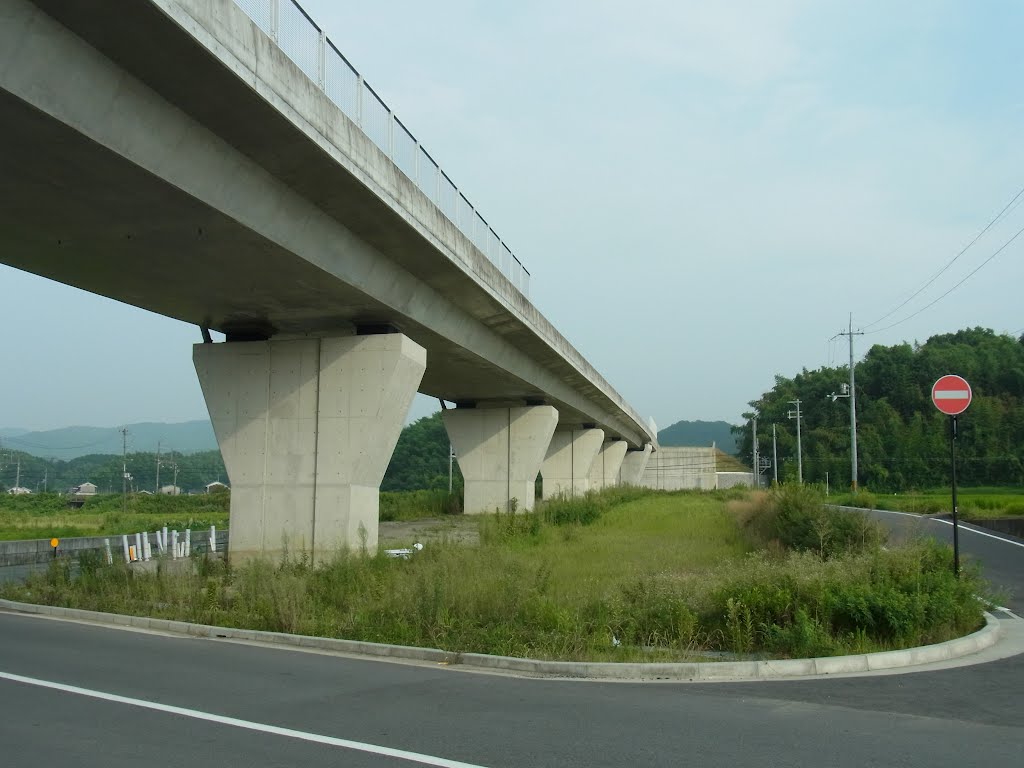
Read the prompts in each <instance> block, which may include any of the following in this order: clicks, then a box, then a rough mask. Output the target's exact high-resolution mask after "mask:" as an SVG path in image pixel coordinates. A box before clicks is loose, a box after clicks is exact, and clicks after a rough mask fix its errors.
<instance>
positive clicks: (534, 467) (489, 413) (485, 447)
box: [441, 405, 558, 514]
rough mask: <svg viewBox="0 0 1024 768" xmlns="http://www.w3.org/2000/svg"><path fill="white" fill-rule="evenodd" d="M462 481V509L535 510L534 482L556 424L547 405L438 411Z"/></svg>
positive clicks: (555, 414)
mask: <svg viewBox="0 0 1024 768" xmlns="http://www.w3.org/2000/svg"><path fill="white" fill-rule="evenodd" d="M441 418H442V420H443V421H444V426H445V429H447V430H448V439H449V440H450V441H451V443H452V445H454V446H455V455H456V457H457V458H458V462H459V469H461V470H462V477H463V479H464V480H465V496H464V499H463V511H464V512H465V513H466V514H479V513H486V512H494V511H495V510H501V511H502V512H506V511H508V510H510V509H512V503H511V502H512V499H515V500H516V509H519V510H523V511H526V510H530V509H533V502H534V495H535V492H534V489H535V486H534V483H535V482H536V480H537V474H538V473H539V472H540V467H541V463H542V462H543V461H544V456H545V454H546V453H547V449H548V445H549V444H550V442H551V435H552V434H553V433H554V431H555V427H556V426H557V425H558V411H556V410H555V409H554V408H553V407H552V406H550V405H531V406H524V407H513V408H505V407H497V408H458V409H456V410H447V411H443V412H442V413H441Z"/></svg>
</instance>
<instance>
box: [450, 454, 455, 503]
mask: <svg viewBox="0 0 1024 768" xmlns="http://www.w3.org/2000/svg"><path fill="white" fill-rule="evenodd" d="M454 458H455V446H454V445H452V444H451V443H448V495H449V496H451V495H452V459H454Z"/></svg>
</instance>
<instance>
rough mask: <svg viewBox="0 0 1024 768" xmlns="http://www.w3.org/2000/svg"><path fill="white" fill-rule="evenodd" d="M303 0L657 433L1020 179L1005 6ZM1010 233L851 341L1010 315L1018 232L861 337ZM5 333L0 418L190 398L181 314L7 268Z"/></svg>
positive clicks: (198, 403)
mask: <svg viewBox="0 0 1024 768" xmlns="http://www.w3.org/2000/svg"><path fill="white" fill-rule="evenodd" d="M282 2H284V0H282ZM304 7H305V8H306V9H307V11H308V12H309V13H310V15H311V16H313V17H314V18H316V19H318V20H319V21H320V23H321V24H322V26H323V27H324V28H325V29H326V30H327V33H328V35H329V36H330V37H331V38H332V39H333V40H334V42H335V44H336V45H337V46H338V47H339V49H341V50H342V51H343V52H344V53H345V54H346V56H348V58H349V60H350V61H351V62H352V63H353V64H354V65H355V66H356V67H357V68H358V69H359V70H360V71H361V72H362V74H363V76H364V77H365V78H366V80H367V81H368V82H369V83H370V84H371V85H372V86H373V87H374V89H375V90H377V92H378V93H380V94H381V95H382V97H383V98H384V99H385V100H386V101H387V102H388V103H389V105H390V106H392V107H393V108H394V110H395V112H396V113H397V114H398V116H399V117H400V118H401V119H402V121H403V122H404V123H405V124H406V125H408V126H409V127H410V129H411V130H412V131H413V133H415V134H416V136H417V138H419V139H420V141H421V142H422V143H423V145H424V146H425V147H426V148H427V149H428V150H430V151H431V154H432V155H433V156H434V157H435V158H436V159H437V160H438V161H439V162H440V163H441V165H442V167H443V168H444V169H445V170H446V171H447V172H448V174H449V175H450V177H451V178H452V179H453V180H454V181H455V183H456V184H457V185H459V187H460V188H461V189H463V190H464V191H465V193H466V194H467V196H468V197H469V198H470V200H472V201H473V202H474V203H476V204H477V205H478V207H479V208H480V210H481V211H482V213H483V214H484V216H485V217H486V218H487V219H488V221H489V222H491V223H492V225H493V226H494V228H495V229H496V231H497V232H498V233H499V235H501V237H502V238H503V239H504V240H505V241H506V242H507V243H508V244H509V245H510V246H511V247H512V249H513V250H514V251H515V252H516V254H517V255H518V256H519V257H520V258H521V259H522V260H523V261H524V263H525V264H526V265H527V267H528V268H529V269H530V271H531V272H532V274H533V282H532V298H533V301H534V303H535V304H536V305H537V306H538V307H539V308H540V310H541V311H542V312H543V313H544V314H545V315H546V316H547V317H548V318H549V319H550V320H551V321H552V322H553V323H554V324H555V326H556V327H557V328H558V329H559V330H560V331H561V332H562V333H563V334H564V335H565V336H566V337H567V338H568V339H569V340H570V341H571V342H572V343H573V344H574V345H575V346H576V347H577V348H578V349H579V350H580V351H581V352H582V353H583V355H584V356H585V357H586V358H587V359H589V360H590V362H591V363H593V364H594V366H595V367H596V368H597V369H598V370H599V371H600V372H601V373H602V374H603V375H604V376H605V378H607V379H608V381H610V382H611V384H612V385H613V386H614V387H615V388H616V389H618V390H619V392H621V393H622V394H623V395H624V396H625V397H626V399H627V400H628V401H629V402H631V403H632V404H633V405H634V406H635V407H636V408H637V410H639V411H640V412H641V413H642V414H644V415H645V416H646V415H650V416H653V417H654V418H655V420H656V421H657V423H658V425H659V426H661V427H665V426H668V425H669V424H671V423H672V422H674V421H677V420H679V419H726V420H729V421H732V422H738V421H739V419H740V414H741V413H742V412H743V411H744V410H745V408H746V404H747V401H749V400H751V399H753V398H755V397H757V396H758V395H759V394H760V393H762V392H764V391H766V390H767V389H769V388H770V387H771V386H772V384H773V377H774V376H775V374H777V373H780V374H783V375H786V376H792V375H793V374H795V373H797V372H798V371H799V370H800V369H801V368H804V367H806V368H816V367H818V366H821V365H823V364H826V363H829V362H830V361H834V362H835V363H836V364H839V363H841V362H842V361H843V360H844V359H845V355H846V349H845V348H844V347H839V348H838V349H837V348H835V347H834V346H830V345H828V344H827V343H826V340H827V339H828V338H829V337H830V336H831V335H832V334H834V333H835V332H836V331H837V330H839V329H840V327H843V326H845V325H846V322H847V315H848V313H849V312H853V316H854V324H855V325H867V324H868V323H872V321H875V320H877V319H878V318H880V317H881V316H883V315H885V314H886V313H888V312H889V311H890V310H892V309H894V308H895V307H896V306H897V305H899V304H900V302H902V301H903V300H904V299H906V298H907V297H908V296H909V295H910V294H912V293H913V292H914V291H915V290H917V289H918V288H919V287H921V286H922V285H923V284H924V283H925V282H926V281H927V280H928V279H929V278H930V277H932V276H933V275H934V274H935V273H936V272H937V271H938V270H939V269H941V268H942V267H943V266H944V265H945V264H946V263H947V262H949V261H950V260H951V259H953V258H954V257H955V256H956V255H957V254H958V253H959V252H960V250H961V249H962V248H963V247H964V246H966V245H967V244H968V243H969V242H970V241H971V240H972V239H973V238H974V237H975V235H976V234H977V233H978V232H979V231H980V230H981V229H983V228H984V227H985V225H986V224H988V223H989V221H990V220H991V219H992V218H993V217H994V216H995V215H996V214H997V213H998V212H999V211H1000V210H1001V209H1002V208H1003V206H1004V205H1006V203H1008V202H1009V201H1010V200H1011V199H1012V198H1013V197H1014V195H1016V194H1017V192H1018V191H1019V190H1020V189H1021V187H1022V186H1024V142H1022V141H1021V135H1022V134H1021V129H1022V127H1024V89H1022V87H1021V75H1022V74H1024V63H1022V60H1021V58H1020V30H1021V29H1022V28H1024V5H1022V4H1021V3H1019V2H1017V1H1016V0H1003V1H1001V2H1000V1H998V0H991V1H986V2H977V0H975V1H974V2H939V1H929V2H905V3H891V2H863V1H858V2H853V1H852V0H851V1H850V2H846V3H822V2H797V1H789V0H772V1H771V2H730V3H724V2H722V3H718V2H716V3H709V2H703V1H701V0H692V1H690V0H687V1H686V2H682V1H680V0H674V1H673V2H652V1H649V0H633V2H631V3H628V4H627V3H622V2H614V3H613V2H609V1H607V0H589V1H588V2H558V1H557V0H545V2H534V1H533V0H520V1H519V2H516V3H497V2H483V1H481V2H470V1H469V0H465V1H463V2H447V1H445V0H436V2H431V3H424V2H421V1H418V2H412V0H409V1H408V2H389V1H388V0H377V1H376V2H373V3H365V2H363V3H354V2H345V3H341V2H333V1H332V0H306V1H305V2H304ZM1021 201H1024V196H1022V197H1021V198H1020V199H1019V200H1018V202H1021ZM1022 227H1024V205H1022V206H1020V207H1015V208H1013V209H1011V211H1009V212H1008V214H1007V215H1006V216H1005V217H1004V219H1003V220H1002V221H1000V222H999V223H998V224H997V225H996V226H994V227H993V228H992V230H991V231H990V232H989V233H988V234H987V235H986V236H985V237H983V238H982V239H981V240H979V241H978V243H977V244H975V245H974V246H973V247H972V248H971V249H969V250H968V251H967V252H966V253H965V254H964V255H963V256H961V257H960V258H959V259H958V260H957V261H956V262H955V263H954V264H953V266H952V267H951V268H950V269H949V270H948V271H947V272H946V273H945V274H943V275H942V276H941V277H939V278H938V279H937V280H936V281H935V283H934V285H932V286H931V288H929V289H928V290H927V291H925V292H923V293H922V294H921V295H920V296H918V297H917V298H915V299H914V300H912V301H911V302H909V303H908V304H907V305H906V306H905V307H903V308H902V309H900V310H899V311H897V312H896V313H895V314H893V315H892V316H891V317H889V318H887V319H886V320H884V321H883V322H880V323H877V324H874V325H872V326H871V328H870V330H873V331H878V332H877V333H873V334H872V335H869V336H865V337H862V338H860V339H858V341H857V344H858V356H860V354H862V353H863V352H864V351H865V350H866V349H867V347H868V345H870V344H876V343H879V344H893V343H897V342H899V341H903V340H909V341H913V340H920V341H924V340H925V339H926V338H928V337H929V336H931V335H933V334H936V333H943V332H949V331H954V330H957V329H959V328H963V327H967V326H985V327H990V328H994V329H995V330H997V331H1004V332H1008V333H1018V334H1019V333H1021V332H1022V331H1024V311H1022V309H1021V307H1022V302H1021V294H1022V290H1024V289H1022V286H1024V258H1022V256H1024V235H1021V237H1020V238H1019V239H1018V240H1016V241H1015V242H1013V243H1012V244H1011V245H1010V246H1008V247H1007V248H1006V249H1005V250H1004V251H1003V252H1002V253H1000V254H999V255H998V256H996V257H995V258H994V259H993V260H992V261H991V262H990V263H989V264H987V265H986V266H984V267H983V268H982V269H981V270H980V271H979V272H978V273H977V274H976V275H974V276H973V277H972V278H970V279H969V280H968V281H967V282H965V283H964V284H963V285H962V286H961V287H959V288H957V289H956V290H955V291H953V292H952V293H951V294H950V295H949V296H948V297H946V298H944V299H942V300H941V301H939V302H938V303H937V304H935V306H933V307H931V308H929V309H926V310H924V311H923V312H921V313H920V314H919V315H917V316H916V317H913V318H912V319H910V320H908V321H906V322H902V323H899V324H897V325H896V326H895V327H893V328H889V329H888V330H880V329H885V328H886V327H887V326H889V325H890V324H892V323H894V322H896V321H899V320H901V319H903V318H904V317H906V316H907V315H909V314H911V313H912V312H915V311H917V310H919V309H921V308H922V307H924V306H925V305H926V304H928V303H929V302H931V301H932V300H934V299H936V298H937V297H938V296H940V295H941V294H942V293H944V292H945V291H947V290H949V289H950V288H951V287H952V286H953V285H954V284H955V283H956V282H957V281H959V280H960V279H962V278H963V277H964V276H965V275H967V274H968V273H969V272H971V271H972V270H974V269H975V268H976V267H978V266H979V265H980V264H981V263H982V262H983V261H984V260H985V259H986V258H988V257H989V256H991V255H992V254H993V253H994V252H995V251H996V250H997V249H998V248H999V247H1000V246H1002V245H1003V244H1004V243H1005V242H1006V241H1007V240H1009V239H1010V238H1011V237H1012V236H1013V235H1014V234H1015V233H1016V232H1017V231H1018V230H1020V229H1021V228H1022ZM0 247H3V245H2V236H0ZM0 339H2V340H3V344H2V349H3V353H4V354H3V360H4V361H5V362H4V363H3V365H2V370H3V372H2V374H0V426H3V427H25V428H33V429H42V428H51V427H58V426H65V425H69V424H88V425H97V426H111V425H117V424H121V423H126V422H133V421H144V420H150V421H179V420H184V419H191V418H201V417H205V415H206V410H205V406H204V404H203V400H202V396H201V392H200V389H199V385H198V383H197V381H196V377H195V372H194V370H193V368H192V364H191V344H192V343H194V342H196V341H198V340H199V331H198V330H197V329H196V328H193V327H190V326H186V325H184V324H182V323H179V322H177V321H174V320H169V319H166V318H161V317H158V316H155V315H151V314H149V313H146V312H143V311H141V310H137V309H134V308H131V307H127V306H124V305H119V304H117V303H115V302H112V301H110V300H107V299H103V298H100V297H95V296H91V295H89V294H85V293H83V292H81V291H78V290H76V289H72V288H68V287H65V286H62V285H58V284H55V283H52V282H49V281H47V280H44V279H41V278H37V277H34V276H32V275H28V274H25V273H21V272H17V271H15V270H12V269H9V268H7V267H0ZM837 384H838V382H837ZM433 409H434V403H433V402H432V401H428V400H426V399H425V398H421V399H420V400H419V401H418V402H417V404H416V406H415V407H414V414H413V415H417V416H418V415H424V414H426V413H428V412H430V411H431V410H433Z"/></svg>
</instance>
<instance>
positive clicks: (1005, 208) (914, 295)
mask: <svg viewBox="0 0 1024 768" xmlns="http://www.w3.org/2000/svg"><path fill="white" fill-rule="evenodd" d="M1021 195H1024V187H1021V188H1020V191H1019V192H1017V194H1016V195H1014V196H1013V199H1012V200H1010V202H1008V203H1007V204H1006V205H1005V206H1003V210H1001V211H1000V212H999V213H998V214H996V216H995V218H994V219H992V221H990V222H989V223H988V224H987V225H986V226H985V228H984V229H983V230H981V232H979V233H978V234H977V235H976V236H975V237H974V239H973V240H971V242H969V243H968V244H967V245H966V246H964V248H963V249H962V250H961V251H960V253H958V254H957V255H956V256H954V257H953V258H952V259H951V260H950V261H949V263H947V264H946V266H944V267H943V268H942V269H940V270H939V271H938V272H936V273H935V274H934V275H932V276H931V278H930V279H929V280H928V282H926V283H925V284H924V285H922V286H921V287H920V288H918V289H917V290H916V291H914V293H912V294H911V295H910V296H909V297H908V298H907V299H905V300H904V301H903V303H901V304H899V305H897V306H896V307H895V308H894V309H892V310H890V311H889V312H886V313H885V314H884V315H882V316H881V317H880V318H878V319H877V320H875V321H874V322H871V323H868V324H867V325H865V326H864V328H863V330H867V329H868V328H870V327H872V326H873V325H878V324H879V323H880V322H882V321H883V320H885V319H886V318H888V317H892V316H893V315H894V314H896V313H897V312H898V311H899V310H901V309H903V307H905V306H906V305H907V304H909V303H910V302H911V301H913V300H914V299H915V298H917V297H918V296H920V295H921V293H922V292H923V291H925V290H926V289H927V288H928V287H929V286H930V285H931V284H932V283H934V282H935V281H936V280H937V279H938V278H939V276H941V275H942V274H943V273H944V272H945V271H946V270H947V269H949V268H950V267H951V266H953V264H954V263H956V260H957V259H959V258H960V257H961V256H963V255H964V254H965V253H967V251H968V250H969V249H970V248H971V246H973V245H974V244H975V243H976V242H978V241H979V240H980V239H981V238H982V236H983V235H984V234H985V233H986V232H988V231H989V230H990V229H991V228H992V227H993V226H994V225H995V223H996V222H997V221H999V220H1000V219H1001V218H1003V215H1004V214H1005V213H1006V212H1007V211H1008V210H1009V209H1010V207H1011V206H1013V205H1014V203H1016V202H1017V199H1018V198H1020V197H1021ZM1018 234H1020V233H1018ZM1014 237H1016V235H1014ZM1011 242H1012V241H1011ZM1004 247H1005V246H1004ZM1000 250H1002V249H1000ZM989 260H991V258H990V259H989ZM986 263H987V262H986ZM983 266H984V265H983ZM976 271H977V270H975V272H976ZM973 274H974V272H972V273H971V275H973ZM967 277H970V275H968V276H967ZM964 279H965V280H966V279H967V278H964ZM960 282H961V283H962V282H963V280H961V281H960ZM957 285H960V283H957ZM953 287H954V288H955V287H956V286H953ZM950 290H952V289H950ZM947 293H948V291H947ZM945 295H946V293H944V294H942V296H940V297H939V298H940V299H941V298H942V297H943V296H945ZM936 301H938V299H936ZM934 303H935V302H932V304H934ZM930 306H931V304H929V305H928V307H930ZM928 307H925V309H927V308H928ZM922 311H923V310H922ZM913 316H914V315H911V316H910V317H913ZM907 319H908V320H909V319H910V318H907ZM900 322H903V321H902V320H901V321H900ZM897 324H898V323H897ZM888 327H889V328H892V327H893V326H891V325H890V326H888ZM881 330H883V331H884V330H886V329H885V328H882V329H881ZM872 333H877V331H872Z"/></svg>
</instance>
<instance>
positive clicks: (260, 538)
mask: <svg viewBox="0 0 1024 768" xmlns="http://www.w3.org/2000/svg"><path fill="white" fill-rule="evenodd" d="M193 361H194V363H195V367H196V372H197V373H198V375H199V381H200V384H201V386H202V389H203V395H204V396H205V398H206V405H207V408H208V410H209V412H210V419H211V421H212V422H213V428H214V432H215V433H216V435H217V442H218V444H219V445H220V450H221V454H222V456H223V457H224V463H225V465H226V467H227V470H228V474H229V476H230V478H231V486H232V487H231V517H230V520H231V522H230V534H229V543H228V554H229V556H230V557H231V558H232V560H234V561H238V560H244V559H247V558H250V557H256V556H261V555H262V556H267V557H271V558H274V557H279V556H281V555H282V554H283V553H284V552H297V551H305V552H309V553H311V554H312V556H313V561H314V562H322V561H323V560H325V559H329V558H330V556H331V555H332V554H333V553H335V552H337V551H338V550H340V549H342V548H343V547H346V546H349V547H353V548H355V547H360V546H363V545H365V546H366V547H367V548H368V549H370V550H371V551H372V550H374V549H375V548H376V546H377V526H378V513H379V496H378V494H379V490H380V483H381V481H382V480H383V478H384V472H385V470H386V469H387V466H388V463H389V462H390V460H391V455H392V453H393V451H394V448H395V444H396V443H397V442H398V436H399V434H400V433H401V430H402V425H403V423H404V421H405V417H406V414H407V413H408V410H409V406H410V405H411V404H412V399H413V396H414V395H415V394H416V390H417V388H418V387H419V384H420V380H421V379H422V377H423V372H424V370H425V369H426V352H425V351H424V349H423V348H422V347H421V346H419V345H418V344H416V343H415V342H413V341H412V340H411V339H409V338H407V337H406V336H404V335H402V334H397V333H395V334H381V335H373V336H331V337H322V338H300V339H288V340H270V341H248V342H228V343H223V344H197V345H196V346H195V348H194V350H193Z"/></svg>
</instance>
